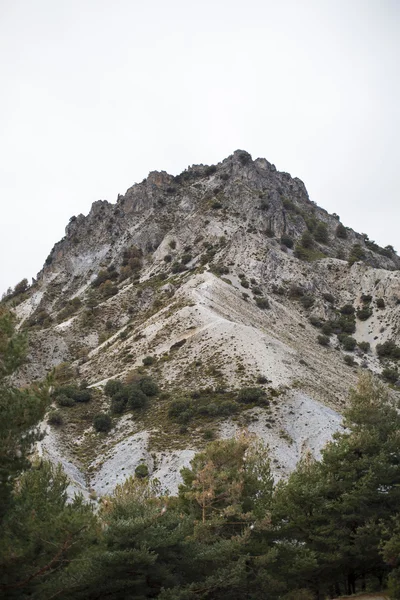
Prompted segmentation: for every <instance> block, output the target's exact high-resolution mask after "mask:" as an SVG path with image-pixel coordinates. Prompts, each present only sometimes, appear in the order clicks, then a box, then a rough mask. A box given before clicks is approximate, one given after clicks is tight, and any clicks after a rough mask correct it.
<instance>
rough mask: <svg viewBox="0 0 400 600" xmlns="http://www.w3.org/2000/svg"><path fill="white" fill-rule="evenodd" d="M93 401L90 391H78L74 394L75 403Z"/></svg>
mask: <svg viewBox="0 0 400 600" xmlns="http://www.w3.org/2000/svg"><path fill="white" fill-rule="evenodd" d="M91 399H92V394H91V392H90V390H78V391H77V392H76V393H75V394H74V400H75V402H89V401H90V400H91Z"/></svg>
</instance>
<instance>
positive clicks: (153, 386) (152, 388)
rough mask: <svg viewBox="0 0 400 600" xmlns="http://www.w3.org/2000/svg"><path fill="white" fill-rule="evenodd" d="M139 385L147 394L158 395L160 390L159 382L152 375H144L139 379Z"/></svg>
mask: <svg viewBox="0 0 400 600" xmlns="http://www.w3.org/2000/svg"><path fill="white" fill-rule="evenodd" d="M139 387H140V389H141V390H142V392H143V393H144V394H146V396H157V394H158V393H159V391H160V388H159V387H158V385H157V383H156V382H155V381H154V379H151V377H142V379H140V380H139Z"/></svg>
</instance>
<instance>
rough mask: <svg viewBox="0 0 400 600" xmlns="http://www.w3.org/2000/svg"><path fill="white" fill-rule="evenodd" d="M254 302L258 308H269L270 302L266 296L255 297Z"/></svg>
mask: <svg viewBox="0 0 400 600" xmlns="http://www.w3.org/2000/svg"><path fill="white" fill-rule="evenodd" d="M256 304H257V306H258V308H261V309H263V310H266V309H267V308H270V304H269V301H268V300H267V298H256Z"/></svg>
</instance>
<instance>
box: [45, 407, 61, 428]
mask: <svg viewBox="0 0 400 600" xmlns="http://www.w3.org/2000/svg"><path fill="white" fill-rule="evenodd" d="M47 422H48V424H49V425H54V427H61V426H62V425H64V419H63V416H62V414H61V413H60V411H59V410H53V411H51V413H50V414H49V416H48V418H47Z"/></svg>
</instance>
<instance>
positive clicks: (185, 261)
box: [181, 253, 193, 265]
mask: <svg viewBox="0 0 400 600" xmlns="http://www.w3.org/2000/svg"><path fill="white" fill-rule="evenodd" d="M192 258H193V256H192V255H191V254H189V253H186V254H183V255H182V258H181V263H182V264H183V265H187V264H188V263H190V261H191V260H192Z"/></svg>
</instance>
